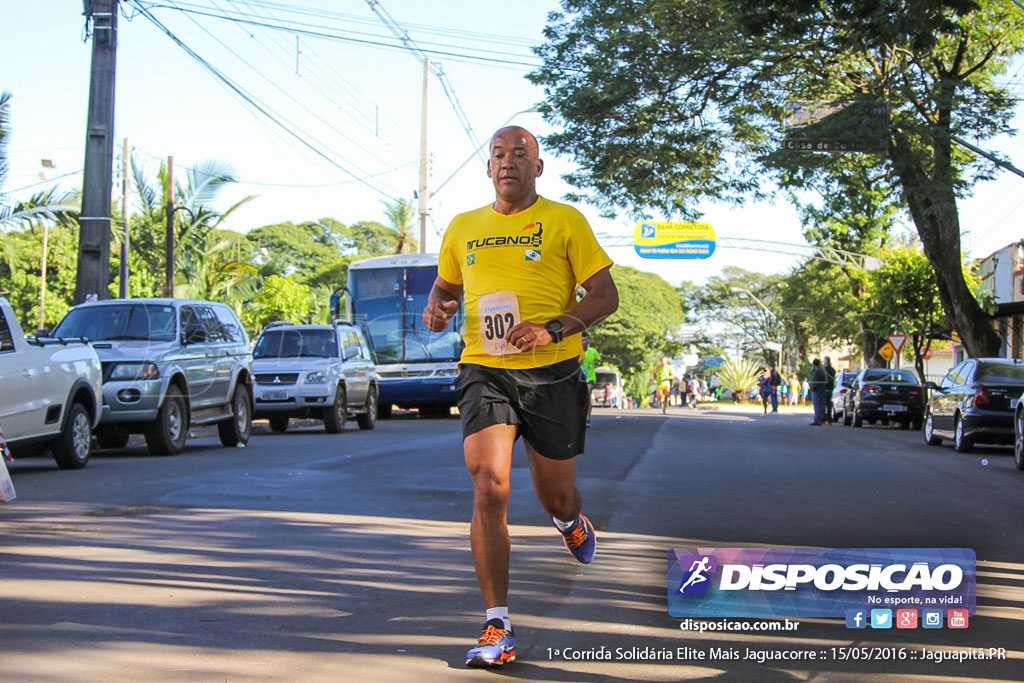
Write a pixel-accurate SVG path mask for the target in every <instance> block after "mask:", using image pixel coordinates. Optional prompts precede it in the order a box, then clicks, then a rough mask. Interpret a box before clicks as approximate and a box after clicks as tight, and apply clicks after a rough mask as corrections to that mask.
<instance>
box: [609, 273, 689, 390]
mask: <svg viewBox="0 0 1024 683" xmlns="http://www.w3.org/2000/svg"><path fill="white" fill-rule="evenodd" d="M612 277H613V278H614V279H615V285H616V286H617V287H618V290H619V309H618V310H617V311H616V312H615V313H613V314H612V315H611V316H609V317H608V318H607V319H605V320H604V321H603V322H601V323H600V324H599V325H597V326H596V327H594V328H593V329H592V330H591V332H590V343H591V344H593V345H594V346H595V347H597V349H598V350H600V351H601V355H602V356H603V357H604V358H605V361H606V362H608V363H611V364H613V365H615V366H616V367H618V368H619V369H620V370H621V371H622V373H623V374H624V375H625V380H624V381H625V383H626V385H627V386H630V387H633V386H635V385H636V382H638V381H639V380H638V379H637V378H638V377H642V378H643V381H645V382H646V383H648V384H649V383H650V377H651V372H652V371H653V367H654V364H655V363H656V362H658V360H659V359H660V358H661V356H663V355H672V353H673V352H675V351H677V350H678V348H677V345H673V343H672V342H670V341H669V340H668V338H667V335H668V334H669V333H670V332H674V331H675V330H676V329H677V328H678V327H679V325H680V324H682V322H683V309H682V300H681V298H680V296H679V294H678V293H677V292H676V291H675V289H673V288H672V285H670V284H669V283H668V282H666V281H665V280H663V279H662V278H661V277H659V276H657V275H654V274H653V273H645V272H642V271H639V270H637V269H635V268H630V267H628V266H612ZM631 395H633V396H642V395H643V394H642V393H641V394H631Z"/></svg>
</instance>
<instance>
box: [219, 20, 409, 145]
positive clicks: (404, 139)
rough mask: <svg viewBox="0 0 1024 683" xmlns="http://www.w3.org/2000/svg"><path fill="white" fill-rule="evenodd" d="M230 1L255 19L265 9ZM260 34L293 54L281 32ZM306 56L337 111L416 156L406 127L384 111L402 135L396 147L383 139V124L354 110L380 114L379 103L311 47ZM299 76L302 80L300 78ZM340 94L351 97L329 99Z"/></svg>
mask: <svg viewBox="0 0 1024 683" xmlns="http://www.w3.org/2000/svg"><path fill="white" fill-rule="evenodd" d="M228 1H229V2H230V3H231V4H232V5H233V6H237V5H238V4H239V2H241V4H243V5H245V6H246V7H251V8H252V11H253V14H254V15H255V14H256V13H257V12H259V10H260V8H261V6H260V5H257V4H254V3H253V2H251V0H228ZM218 9H219V8H218ZM260 16H264V15H260ZM265 16H266V18H267V19H268V20H271V21H273V20H275V19H276V17H274V16H273V15H270V14H269V13H268V14H267V15H265ZM235 25H236V26H237V27H238V28H239V29H240V30H241V31H243V32H244V33H245V34H246V35H247V36H249V37H250V38H252V39H253V40H256V37H255V36H254V35H253V34H252V33H251V31H250V30H249V29H248V28H247V27H245V26H243V25H241V24H235ZM257 30H259V31H261V32H262V33H264V34H265V35H266V36H267V37H268V40H269V42H272V43H274V44H276V45H278V46H279V47H281V48H282V50H288V51H289V53H291V50H292V48H291V47H290V46H284V45H282V44H281V42H279V41H278V40H277V39H278V37H279V34H280V32H279V31H271V30H268V29H264V28H258V27H257ZM257 42H258V43H259V44H260V46H261V47H263V48H264V49H265V50H267V52H268V53H270V54H272V55H273V56H274V57H275V58H276V59H278V61H281V62H282V63H283V59H282V58H281V57H280V56H279V55H277V54H275V53H274V52H273V51H272V50H271V49H270V48H269V47H268V46H267V45H266V43H265V42H264V41H259V40H257ZM302 54H304V55H312V56H313V57H315V58H316V59H308V60H304V66H305V69H304V70H305V71H306V72H307V73H309V74H311V75H313V76H314V80H315V79H320V81H321V82H322V83H323V84H325V85H326V87H324V88H322V89H321V90H320V91H319V93H320V94H322V95H323V96H324V97H325V98H327V99H328V100H329V101H330V102H331V103H332V104H334V105H335V106H336V107H338V109H340V110H342V111H344V112H345V113H347V114H348V116H349V118H350V119H351V120H352V121H353V122H355V123H356V124H357V125H359V126H360V127H361V128H363V130H366V131H368V132H370V133H372V134H373V135H374V137H376V138H377V139H379V140H381V142H382V143H383V144H385V145H387V146H388V147H392V148H393V149H394V150H395V151H396V152H402V151H403V150H404V151H405V152H408V153H410V154H411V155H414V154H415V153H416V144H415V143H414V142H413V141H412V138H411V137H409V136H408V134H407V133H406V132H405V131H403V129H402V126H401V124H400V123H398V122H397V121H395V120H394V119H393V118H391V116H389V115H388V114H387V111H386V110H385V111H384V116H383V118H384V119H386V120H387V121H389V122H390V123H391V124H393V126H394V132H396V133H398V135H397V137H396V141H395V144H392V143H390V142H388V140H387V139H386V138H381V136H380V130H379V124H378V122H377V121H376V120H375V119H374V117H372V116H370V115H368V114H364V113H362V112H361V111H360V110H359V109H358V108H356V107H354V106H353V103H354V102H355V101H357V100H360V101H362V102H364V103H366V104H369V105H370V106H371V107H372V108H373V109H374V110H375V111H376V112H380V110H381V108H380V107H379V106H378V105H377V104H376V103H374V102H372V101H370V100H369V99H368V98H366V97H365V96H364V95H363V94H362V92H361V90H360V89H358V88H357V87H356V86H355V85H354V84H352V83H351V82H350V81H348V80H347V79H346V78H345V77H344V76H343V75H342V74H341V72H340V71H338V69H336V68H334V67H333V66H332V65H331V64H330V62H328V61H327V60H326V59H324V58H323V57H322V56H321V55H320V54H319V53H318V52H317V51H316V50H314V49H313V48H312V47H310V46H309V45H308V44H307V45H304V46H303V48H302ZM317 60H319V61H317ZM298 76H299V77H300V78H301V75H300V74H299V75H298ZM303 80H305V79H303ZM337 91H346V92H347V93H348V95H347V96H343V97H341V98H340V100H341V101H338V100H336V99H334V98H332V97H331V96H330V95H329V93H331V92H337ZM389 130H390V129H389Z"/></svg>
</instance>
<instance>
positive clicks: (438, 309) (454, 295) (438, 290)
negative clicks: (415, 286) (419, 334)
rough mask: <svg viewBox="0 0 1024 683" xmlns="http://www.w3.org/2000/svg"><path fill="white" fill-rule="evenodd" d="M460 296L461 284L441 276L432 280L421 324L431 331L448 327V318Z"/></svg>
mask: <svg viewBox="0 0 1024 683" xmlns="http://www.w3.org/2000/svg"><path fill="white" fill-rule="evenodd" d="M461 296H462V285H456V284H454V283H451V282H448V281H447V280H445V279H444V278H442V277H441V276H438V277H437V279H436V280H434V286H433V287H432V288H431V290H430V296H429V297H427V306H426V308H424V309H423V324H424V325H426V326H427V329H428V330H430V331H431V332H442V331H444V330H446V329H448V320H449V319H450V318H451V317H452V316H453V315H455V311H457V310H458V308H459V298H460V297H461Z"/></svg>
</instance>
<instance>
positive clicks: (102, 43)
mask: <svg viewBox="0 0 1024 683" xmlns="http://www.w3.org/2000/svg"><path fill="white" fill-rule="evenodd" d="M117 2H118V0H85V3H84V4H85V15H86V21H87V22H89V21H91V22H92V73H91V76H90V82H89V119H88V124H87V127H88V130H87V131H86V137H85V175H84V178H83V181H82V213H81V215H80V216H79V219H78V222H79V226H80V232H79V237H78V271H77V274H76V278H75V303H76V304H80V303H82V302H84V301H86V300H87V299H92V298H96V299H105V298H107V287H108V285H109V279H110V276H109V269H110V194H111V190H112V187H111V185H112V178H111V175H112V173H113V159H114V138H113V133H114V73H115V67H116V65H117Z"/></svg>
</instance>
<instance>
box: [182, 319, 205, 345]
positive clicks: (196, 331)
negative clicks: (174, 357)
mask: <svg viewBox="0 0 1024 683" xmlns="http://www.w3.org/2000/svg"><path fill="white" fill-rule="evenodd" d="M204 341H206V328H205V327H203V326H202V325H201V324H199V323H190V324H188V325H186V326H185V344H199V343H201V342H204Z"/></svg>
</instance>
